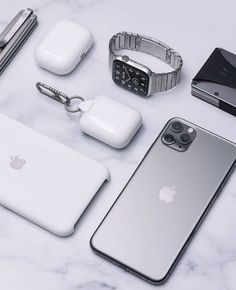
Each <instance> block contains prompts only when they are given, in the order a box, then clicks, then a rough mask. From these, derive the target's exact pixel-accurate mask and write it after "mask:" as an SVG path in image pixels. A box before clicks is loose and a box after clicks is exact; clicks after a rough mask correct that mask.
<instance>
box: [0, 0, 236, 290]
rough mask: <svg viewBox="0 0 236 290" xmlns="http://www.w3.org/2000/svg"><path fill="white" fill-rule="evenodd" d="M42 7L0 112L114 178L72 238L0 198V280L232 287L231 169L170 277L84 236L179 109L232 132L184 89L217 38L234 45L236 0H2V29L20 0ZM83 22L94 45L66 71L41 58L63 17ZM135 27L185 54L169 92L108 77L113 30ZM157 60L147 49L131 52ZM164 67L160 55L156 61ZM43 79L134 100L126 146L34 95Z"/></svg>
mask: <svg viewBox="0 0 236 290" xmlns="http://www.w3.org/2000/svg"><path fill="white" fill-rule="evenodd" d="M27 7H30V8H32V9H34V10H35V11H36V13H37V15H38V19H39V26H38V27H37V29H36V30H35V31H34V33H33V34H32V36H31V37H30V38H29V40H28V41H27V43H26V44H25V45H24V47H23V48H22V49H21V51H20V52H19V53H18V55H17V56H16V57H15V59H14V60H13V61H12V63H11V64H10V65H9V67H8V68H7V69H6V71H5V72H4V73H3V75H1V77H0V88H1V91H0V112H1V113H4V114H6V115H9V116H11V117H13V118H15V119H18V120H20V121H21V122H23V123H25V124H27V125H29V126H30V127H32V128H34V129H35V130H37V131H40V132H43V133H45V134H46V135H48V136H51V137H52V138H54V139H56V140H58V141H60V142H62V143H64V144H66V145H68V146H69V147H71V148H73V149H74V150H76V151H78V152H81V153H84V154H87V155H88V156H91V157H93V158H96V159H98V160H101V161H102V162H104V163H105V164H106V165H107V166H108V168H109V170H110V172H111V181H110V182H109V183H107V184H106V185H105V186H104V187H103V189H102V190H101V191H100V192H99V195H98V196H97V198H96V199H95V200H94V202H93V203H92V204H91V206H90V208H89V209H88V211H87V212H86V214H85V215H84V216H83V219H82V220H81V221H80V223H79V224H78V227H77V229H76V232H75V234H74V235H73V236H71V237H68V238H59V237H56V236H53V235H51V234H50V233H48V232H46V231H44V230H42V229H40V228H39V227H37V226H35V225H33V224H31V223H30V222H27V221H25V220H24V219H22V218H20V217H18V216H17V215H15V214H13V213H11V212H9V211H8V210H6V209H4V208H2V207H1V208H0V273H1V275H0V277H1V282H0V285H1V286H0V288H1V290H42V289H44V290H73V289H80V290H81V289H83V290H100V289H102V290H106V289H108V290H114V289H122V290H130V289H135V290H148V289H153V288H154V287H156V288H161V289H163V290H173V289H175V290H195V289H196V290H197V289H204V290H205V289H206V290H235V289H236V227H235V221H236V210H235V209H236V189H235V188H236V173H234V174H233V175H232V177H231V178H230V180H229V182H228V183H227V185H226V186H225V188H224V190H223V191H222V194H221V196H220V198H219V199H218V200H217V202H216V203H215V205H214V206H213V208H212V210H211V211H210V213H209V214H208V216H207V219H206V221H205V222H204V223H203V224H202V226H201V228H200V230H199V231H198V233H197V235H196V237H195V238H194V240H193V241H192V242H191V244H190V246H189V247H188V249H187V251H186V252H185V254H184V256H183V257H182V259H181V260H180V262H179V263H178V265H177V267H176V269H175V271H174V272H173V274H172V276H171V278H170V279H169V281H168V282H167V283H166V284H164V285H163V286H152V285H149V284H147V283H146V282H144V281H142V280H140V279H138V278H136V277H134V276H133V275H131V274H129V273H127V272H125V271H124V270H121V269H120V268H118V267H116V266H114V265H112V264H110V263H109V262H107V261H105V260H103V259H102V258H100V257H97V256H96V255H94V254H93V253H92V251H91V249H90V247H89V238H90V236H91V235H92V233H93V232H94V230H95V229H96V227H97V225H98V224H99V222H100V221H101V219H102V218H103V216H104V215H105V213H106V212H107V210H108V209H109V207H110V206H111V204H112V203H113V201H114V200H115V198H116V197H117V195H118V194H119V192H120V190H121V189H122V187H123V186H124V185H125V183H126V181H127V180H128V178H129V177H130V175H131V174H132V172H133V171H134V170H135V168H136V166H137V165H138V163H139V162H140V160H141V158H142V156H143V155H144V153H145V152H146V150H147V149H148V147H149V146H150V145H151V143H152V142H153V140H154V139H155V138H156V136H157V135H158V133H159V132H160V130H161V128H162V127H163V126H164V124H165V123H166V121H167V120H168V119H169V118H171V117H173V116H181V117H183V118H186V119H188V120H190V121H192V122H194V123H196V124H198V125H200V126H202V127H205V128H207V129H209V130H211V131H213V132H215V133H217V134H219V135H222V136H223V137H225V138H228V139H230V140H232V141H234V142H236V126H235V125H236V119H235V117H233V116H231V115H229V114H227V113H224V112H223V111H220V110H218V109H217V108H215V107H213V106H210V105H208V104H206V103H204V102H202V101H200V100H198V99H196V98H194V97H192V96H191V94H190V82H191V79H192V77H193V76H194V75H195V73H196V72H197V70H198V69H199V68H200V66H201V65H202V64H203V62H204V60H205V59H206V58H207V57H208V55H209V54H210V53H211V51H212V50H213V49H214V48H215V47H218V46H219V47H224V48H226V49H228V50H230V51H234V52H235V51H236V47H235V37H234V35H235V9H236V2H235V1H233V0H232V1H228V0H225V1H223V2H222V1H212V0H208V1H193V0H182V1H164V0H158V1H157V0H146V1H141V0H129V1H127V0H119V1H114V0H113V1H112V0H31V1H30V0H21V1H17V0H9V1H2V3H1V10H0V29H3V28H4V27H5V25H6V23H7V22H9V21H10V19H11V18H12V17H13V16H14V15H15V14H16V12H18V10H20V9H22V8H27ZM64 18H67V19H71V20H73V21H75V22H78V23H80V24H82V25H85V26H87V27H89V28H90V29H91V30H92V32H93V34H94V38H95V45H94V46H93V48H92V50H91V51H90V53H89V55H88V56H87V57H86V58H85V59H84V61H83V62H82V63H81V64H80V65H79V67H77V68H76V69H75V70H74V71H73V73H71V74H70V75H68V76H62V77H59V76H56V75H53V74H51V73H49V72H47V71H45V70H43V69H41V68H39V67H38V66H37V65H36V63H35V60H34V49H35V47H36V46H37V45H38V43H39V42H40V40H41V39H42V38H43V37H44V36H45V34H46V33H47V32H48V30H49V29H50V28H51V27H52V26H53V25H54V24H55V23H56V22H57V21H59V20H61V19H64ZM125 30H126V31H133V32H139V33H143V34H146V35H150V36H153V37H156V38H158V39H161V40H162V41H164V42H166V43H168V44H169V45H170V46H172V47H174V48H175V49H176V50H178V51H179V53H180V54H181V55H182V56H183V58H184V70H183V74H182V81H181V83H180V84H179V85H178V87H177V88H176V89H174V90H172V91H170V92H167V93H162V94H156V95H153V96H152V97H150V98H149V99H143V98H139V97H137V96H135V95H132V94H130V93H128V92H126V91H124V90H122V89H120V88H119V87H117V86H115V85H114V84H113V82H112V80H111V76H110V71H109V69H108V51H107V45H108V40H109V37H110V36H111V35H112V34H114V33H116V32H119V31H125ZM138 58H141V59H142V62H145V60H146V62H147V63H148V62H149V63H150V64H151V65H154V63H156V62H154V61H153V59H152V58H150V57H147V56H142V57H141V56H140V55H137V59H138ZM158 67H159V69H160V68H161V69H165V67H163V65H161V64H160V66H159V64H158V65H157V68H158ZM37 81H43V82H45V83H47V84H50V85H52V86H55V87H56V88H58V89H60V90H62V91H64V92H66V93H68V94H69V95H74V94H80V95H82V96H84V97H85V98H93V97H94V96H96V95H98V94H105V95H107V96H109V97H111V98H113V99H115V100H119V101H121V102H123V103H124V104H127V105H130V106H133V107H134V108H136V109H138V110H140V111H141V112H142V114H143V118H144V125H143V127H142V129H141V130H140V132H139V133H138V134H137V136H136V137H135V138H134V140H133V142H132V143H131V144H130V145H129V146H128V147H127V148H126V149H123V150H115V149H112V148H110V147H108V146H106V145H104V144H102V143H100V142H99V141H96V140H94V139H92V138H90V137H88V136H85V135H84V134H82V133H81V132H80V130H79V124H78V119H79V116H78V115H73V116H72V115H69V114H67V113H66V112H65V111H64V109H63V107H62V106H60V104H58V103H56V102H54V101H51V100H49V99H47V98H46V97H43V96H42V95H40V94H39V93H38V92H37V91H36V89H35V83H36V82H37Z"/></svg>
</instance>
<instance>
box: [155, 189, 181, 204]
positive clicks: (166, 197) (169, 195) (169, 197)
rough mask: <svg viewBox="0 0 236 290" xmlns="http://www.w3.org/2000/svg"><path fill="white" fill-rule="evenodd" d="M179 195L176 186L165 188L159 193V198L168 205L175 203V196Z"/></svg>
mask: <svg viewBox="0 0 236 290" xmlns="http://www.w3.org/2000/svg"><path fill="white" fill-rule="evenodd" d="M176 194H177V191H176V186H171V187H170V186H163V187H162V188H161V189H160V191H159V198H160V200H163V201H165V202H167V203H170V202H173V201H174V196H175V195H176Z"/></svg>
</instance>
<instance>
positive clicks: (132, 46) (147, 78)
mask: <svg viewBox="0 0 236 290" xmlns="http://www.w3.org/2000/svg"><path fill="white" fill-rule="evenodd" d="M122 49H128V50H136V51H141V52H143V53H147V54H150V55H152V56H154V57H157V58H159V59H161V60H162V61H164V62H165V63H167V64H168V65H170V66H171V67H172V68H173V70H172V71H170V72H166V73H156V72H153V71H151V70H150V69H149V68H148V67H146V66H144V65H142V64H140V63H138V62H136V61H134V60H131V59H130V58H129V57H128V56H127V55H119V54H118V52H119V51H120V50H122ZM109 53H110V66H111V69H112V79H113V81H114V82H115V83H116V84H117V85H118V86H120V87H123V88H124V89H126V90H129V91H131V92H133V93H136V94H137V95H140V96H143V97H148V96H149V95H151V94H152V93H156V92H164V91H167V90H169V89H172V88H173V87H175V86H176V85H177V84H178V83H179V81H180V74H181V68H182V66H183V60H182V57H181V56H180V55H179V54H178V53H177V52H176V51H175V50H173V49H172V48H170V47H169V46H168V45H166V44H164V43H163V42H161V41H159V40H156V39H153V38H151V37H147V36H144V35H139V34H136V33H130V32H120V33H117V34H115V35H113V36H112V38H111V39H110V42H109Z"/></svg>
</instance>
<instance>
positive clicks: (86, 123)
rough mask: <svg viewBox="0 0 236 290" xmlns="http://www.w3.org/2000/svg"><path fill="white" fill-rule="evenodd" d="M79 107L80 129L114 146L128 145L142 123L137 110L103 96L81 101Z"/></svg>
mask: <svg viewBox="0 0 236 290" xmlns="http://www.w3.org/2000/svg"><path fill="white" fill-rule="evenodd" d="M80 109H81V111H82V115H81V117H80V128H81V130H82V131H83V132H85V133H86V134H88V135H90V136H92V137H94V138H96V139H98V140H100V141H102V142H104V143H106V144H108V145H110V146H112V147H115V148H123V147H125V146H126V145H128V143H129V142H130V141H131V139H132V138H133V136H134V135H135V133H136V132H137V131H138V129H139V127H140V126H141V124H142V115H141V114H140V113H139V112H138V111H136V110H135V109H133V108H130V107H128V106H126V105H123V104H121V103H119V102H117V101H114V100H112V99H110V98H108V97H105V96H98V97H96V98H95V99H94V100H89V101H84V102H81V103H80Z"/></svg>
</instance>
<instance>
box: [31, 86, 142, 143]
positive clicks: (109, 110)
mask: <svg viewBox="0 0 236 290" xmlns="http://www.w3.org/2000/svg"><path fill="white" fill-rule="evenodd" d="M36 87H37V89H38V90H39V91H40V92H41V93H42V94H44V95H46V96H48V97H49V98H51V99H54V100H56V101H58V102H60V103H61V104H63V105H64V107H65V109H66V110H67V111H68V112H70V113H77V112H79V113H80V119H79V124H80V129H81V131H83V132H84V133H86V134H88V135H90V136H91V137H94V138H96V139H97V140H99V141H102V142H104V143H106V144H107V145H110V146H112V147H114V148H123V147H125V146H126V145H128V144H129V142H130V141H131V139H132V138H133V136H134V135H135V133H136V132H137V131H138V129H139V128H140V126H141V125H142V115H141V114H140V112H139V111H137V110H135V109H133V108H130V107H128V106H126V105H124V104H121V103H119V102H117V101H115V100H112V99H111V98H108V97H105V96H97V97H95V98H94V99H90V100H84V98H82V97H81V96H73V97H68V96H67V95H66V94H64V93H62V92H60V91H58V90H56V89H54V88H52V87H50V86H48V85H46V84H44V83H41V82H38V83H37V84H36Z"/></svg>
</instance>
